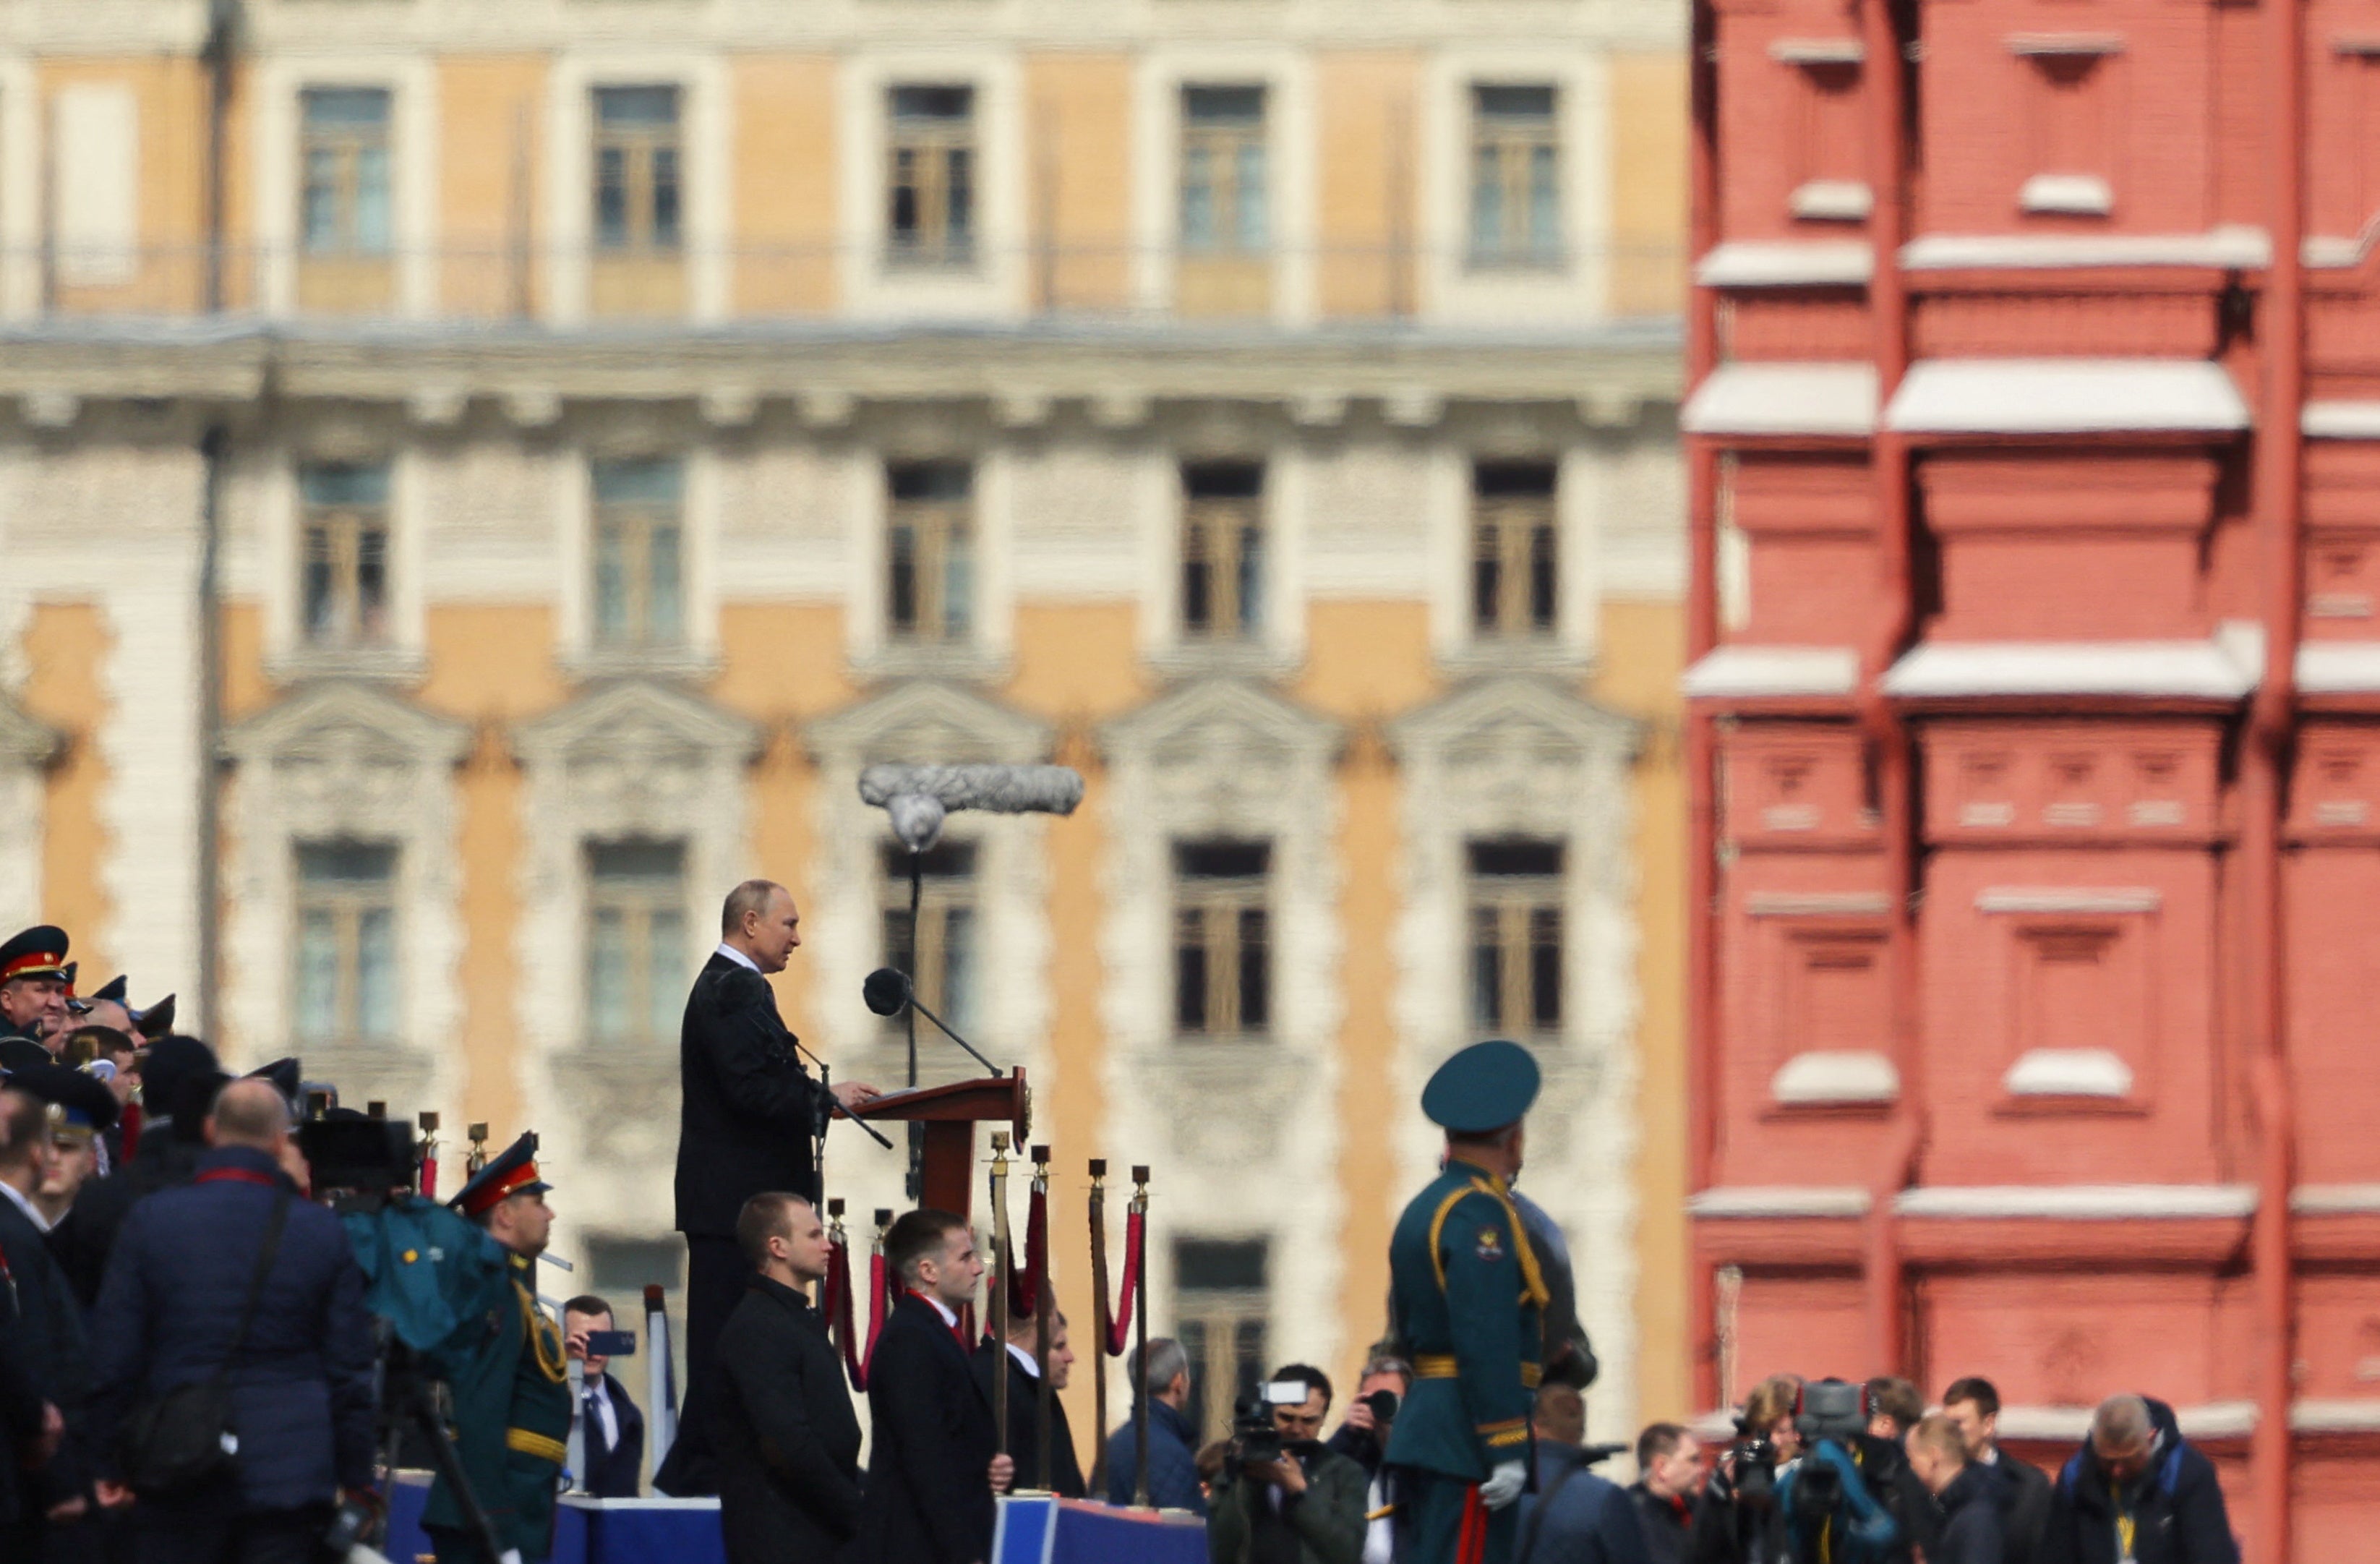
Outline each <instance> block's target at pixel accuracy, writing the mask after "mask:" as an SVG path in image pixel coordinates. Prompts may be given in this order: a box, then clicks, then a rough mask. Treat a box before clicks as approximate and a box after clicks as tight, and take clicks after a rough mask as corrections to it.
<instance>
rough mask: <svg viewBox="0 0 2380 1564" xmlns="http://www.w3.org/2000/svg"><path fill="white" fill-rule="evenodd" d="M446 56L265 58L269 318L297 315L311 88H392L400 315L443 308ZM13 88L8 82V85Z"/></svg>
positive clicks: (259, 226) (262, 140)
mask: <svg viewBox="0 0 2380 1564" xmlns="http://www.w3.org/2000/svg"><path fill="white" fill-rule="evenodd" d="M438 79H439V77H438V62H437V61H436V60H435V59H433V58H432V57H431V56H430V55H409V56H391V55H388V54H386V53H384V52H373V53H369V54H342V53H328V52H325V53H314V52H307V53H302V54H301V53H290V54H269V55H265V56H263V57H262V58H261V59H260V60H258V61H257V65H256V84H255V88H254V92H255V103H256V118H255V121H254V127H253V134H254V136H255V145H254V146H253V147H252V148H251V149H250V153H249V155H250V157H251V158H252V159H253V163H252V165H251V167H252V177H253V178H254V179H255V181H256V202H255V223H256V230H255V231H256V242H257V244H258V246H259V248H260V249H261V251H262V256H261V265H260V267H259V275H258V287H259V290H260V292H261V296H262V301H263V308H264V311H265V313H266V314H268V315H274V316H287V315H294V314H297V313H298V308H297V271H298V264H299V257H298V253H297V245H298V237H299V236H298V232H297V199H298V193H299V190H300V188H301V185H302V181H303V179H304V171H303V170H302V169H301V168H300V166H299V161H300V160H299V157H298V139H299V137H300V134H301V133H302V131H303V129H304V115H303V110H302V107H301V104H300V102H299V99H300V96H301V94H302V93H303V92H304V91H306V89H308V88H310V87H379V88H384V89H385V90H386V91H387V92H388V94H389V125H388V137H389V227H390V235H389V244H390V257H391V260H392V261H393V262H394V264H395V292H394V296H393V297H392V299H391V305H392V309H393V312H394V313H396V314H398V315H401V316H403V317H404V318H406V319H407V320H417V321H418V320H428V319H431V317H433V316H435V315H436V314H437V313H438V274H439V259H440V257H439V244H440V238H441V235H440V232H439V225H438V174H439V159H440V143H439V128H440V124H441V114H440V105H439V96H438ZM4 90H5V89H0V91H4Z"/></svg>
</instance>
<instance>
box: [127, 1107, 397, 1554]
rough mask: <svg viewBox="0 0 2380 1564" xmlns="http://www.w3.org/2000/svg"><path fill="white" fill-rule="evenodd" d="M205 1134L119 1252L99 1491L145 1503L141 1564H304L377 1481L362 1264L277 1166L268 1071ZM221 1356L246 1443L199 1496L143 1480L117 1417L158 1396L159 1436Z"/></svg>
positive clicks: (279, 1124) (280, 1133) (279, 1116)
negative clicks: (187, 1168)
mask: <svg viewBox="0 0 2380 1564" xmlns="http://www.w3.org/2000/svg"><path fill="white" fill-rule="evenodd" d="M205 1133H206V1141H207V1145H208V1146H209V1147H210V1149H209V1150H208V1152H207V1153H206V1155H205V1156H203V1157H201V1158H200V1159H199V1170H198V1176H197V1177H196V1178H195V1179H194V1180H193V1181H192V1182H190V1183H188V1184H187V1185H184V1186H182V1187H181V1188H178V1189H171V1190H164V1191H161V1192H160V1193H158V1194H155V1195H152V1196H151V1197H150V1198H149V1199H147V1200H144V1201H142V1202H141V1203H140V1206H138V1207H137V1208H136V1209H135V1210H134V1211H133V1212H132V1214H131V1216H130V1217H129V1218H127V1219H126V1221H125V1224H124V1229H123V1231H122V1234H121V1236H120V1237H119V1238H118V1240H117V1242H116V1245H115V1254H114V1255H112V1256H111V1258H110V1259H109V1262H108V1267H107V1281H106V1284H105V1286H104V1287H103V1289H102V1290H101V1292H100V1300H99V1311H98V1314H97V1315H96V1316H95V1318H94V1324H93V1329H92V1332H91V1334H92V1338H93V1340H95V1341H96V1343H97V1348H98V1351H97V1373H96V1375H95V1376H94V1381H95V1383H94V1388H93V1394H92V1402H93V1408H94V1412H95V1416H94V1418H93V1428H92V1433H93V1441H92V1443H93V1446H94V1448H95V1449H97V1450H98V1451H99V1452H100V1456H101V1461H102V1464H101V1469H100V1470H101V1477H102V1481H101V1483H100V1485H99V1497H100V1501H101V1502H102V1503H103V1504H105V1505H108V1506H111V1507H115V1506H121V1505H123V1504H125V1503H127V1502H128V1501H130V1500H133V1499H136V1498H137V1499H138V1501H139V1508H138V1509H135V1510H134V1512H133V1524H134V1529H135V1531H136V1533H137V1534H139V1542H140V1558H142V1560H143V1561H144V1564H152V1561H154V1564H164V1561H166V1560H189V1561H191V1564H232V1561H237V1564H281V1561H284V1560H285V1561H288V1564H305V1561H307V1560H310V1559H311V1558H313V1557H314V1555H315V1553H316V1551H317V1550H318V1549H319V1548H320V1547H321V1546H322V1539H323V1536H324V1533H325V1531H326V1530H327V1528H328V1527H329V1525H330V1522H331V1519H332V1507H333V1504H334V1500H336V1499H337V1498H338V1497H340V1495H341V1494H342V1492H344V1493H345V1495H346V1497H347V1498H348V1499H349V1500H351V1501H364V1502H370V1501H369V1500H367V1499H366V1497H365V1496H367V1495H370V1494H371V1493H372V1491H373V1490H372V1460H373V1451H372V1437H373V1430H372V1412H373V1392H372V1340H371V1325H370V1319H369V1317H368V1316H367V1315H366V1314H365V1311H364V1303H363V1295H364V1278H363V1272H362V1269H361V1268H360V1267H358V1265H357V1263H356V1256H355V1252H354V1250H353V1249H352V1247H351V1246H350V1245H349V1243H348V1242H347V1236H346V1231H345V1230H344V1229H343V1228H342V1227H341V1226H340V1222H339V1218H337V1217H335V1216H334V1215H332V1214H331V1212H330V1211H329V1210H327V1209H326V1208H324V1207H322V1206H316V1205H313V1204H310V1202H308V1201H306V1200H303V1199H301V1198H299V1197H298V1194H297V1190H296V1189H295V1188H294V1187H293V1186H292V1183H291V1181H290V1179H289V1177H288V1175H287V1174H286V1173H285V1172H284V1171H283V1170H282V1160H283V1149H284V1146H285V1143H286V1142H287V1141H288V1138H289V1109H288V1104H287V1103H286V1102H285V1101H284V1100H283V1098H282V1097H281V1094H280V1093H279V1092H278V1091H276V1090H274V1089H273V1085H271V1084H270V1083H269V1082H264V1081H236V1082H234V1083H232V1084H231V1085H227V1086H225V1088H224V1089H223V1091H222V1093H221V1095H220V1096H219V1097H217V1098H216V1100H215V1104H214V1107H213V1109H212V1111H211V1112H210V1113H209V1114H208V1115H207V1118H206V1131H205ZM225 1367H228V1369H229V1375H230V1385H229V1390H230V1408H229V1410H230V1415H231V1425H232V1426H233V1427H236V1428H237V1431H238V1442H237V1449H234V1450H232V1451H230V1452H227V1455H226V1458H225V1462H224V1469H223V1470H222V1471H220V1472H218V1473H213V1474H212V1475H210V1476H206V1477H203V1478H198V1477H192V1478H190V1479H189V1480H188V1482H187V1489H188V1491H175V1492H161V1491H158V1490H157V1489H155V1488H152V1487H150V1486H147V1485H145V1484H146V1483H147V1482H148V1480H149V1476H150V1473H148V1472H146V1471H144V1470H143V1466H144V1461H143V1455H142V1452H140V1451H119V1450H118V1449H117V1442H116V1439H115V1433H116V1430H117V1429H118V1428H119V1427H122V1426H124V1425H127V1423H128V1420H129V1419H130V1418H131V1415H132V1413H133V1411H134V1408H135V1406H136V1404H145V1407H146V1408H148V1409H152V1410H153V1412H154V1418H153V1425H154V1427H155V1428H156V1430H157V1432H158V1434H159V1436H160V1438H159V1439H154V1440H152V1441H151V1443H152V1445H157V1444H160V1443H161V1442H163V1437H164V1435H165V1434H166V1433H167V1431H168V1429H169V1427H170V1426H171V1425H173V1424H174V1422H175V1418H174V1417H173V1415H172V1413H173V1411H174V1409H175V1408H176V1406H177V1405H181V1406H183V1407H185V1408H187V1407H188V1403H187V1402H183V1403H177V1402H176V1401H174V1400H167V1399H165V1398H167V1397H168V1396H169V1395H170V1393H171V1392H174V1391H176V1390H177V1389H181V1388H187V1387H190V1386H194V1385H200V1384H203V1383H205V1382H207V1381H208V1380H209V1379H210V1378H211V1377H212V1376H214V1375H215V1374H216V1373H217V1372H218V1371H219V1370H220V1369H223V1368H225ZM141 1421H144V1422H145V1421H149V1420H147V1419H144V1420H141ZM184 1421H185V1422H187V1421H188V1420H187V1419H185V1420H184ZM135 1426H138V1424H137V1423H136V1424H135Z"/></svg>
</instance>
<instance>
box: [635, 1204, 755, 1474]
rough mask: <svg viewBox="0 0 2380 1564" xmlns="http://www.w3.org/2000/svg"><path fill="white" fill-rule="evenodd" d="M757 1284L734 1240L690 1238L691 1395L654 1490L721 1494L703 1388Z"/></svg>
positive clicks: (680, 1402)
mask: <svg viewBox="0 0 2380 1564" xmlns="http://www.w3.org/2000/svg"><path fill="white" fill-rule="evenodd" d="M751 1280H752V1266H751V1262H749V1261H747V1259H745V1258H744V1250H743V1248H742V1246H741V1245H739V1244H738V1243H736V1242H735V1240H734V1239H732V1238H718V1237H714V1236H712V1235H710V1234H709V1233H699V1232H690V1233H687V1234H686V1393H685V1394H684V1395H682V1396H681V1397H679V1399H678V1406H679V1416H678V1425H677V1443H676V1444H674V1445H673V1446H671V1447H670V1453H669V1456H668V1458H667V1459H666V1460H665V1461H662V1468H661V1470H660V1471H659V1472H657V1473H654V1474H653V1485H654V1486H655V1487H657V1488H659V1489H660V1490H661V1491H662V1492H663V1493H665V1494H674V1495H676V1496H678V1497H682V1498H686V1497H695V1496H697V1495H702V1494H715V1493H717V1492H718V1491H719V1462H718V1460H717V1458H716V1457H714V1456H713V1455H712V1454H711V1451H710V1437H709V1436H708V1435H707V1434H706V1433H705V1432H704V1430H703V1426H702V1395H703V1387H704V1386H705V1385H706V1384H707V1383H708V1382H709V1381H710V1364H711V1360H712V1358H713V1357H715V1356H716V1355H717V1351H718V1347H719V1333H720V1332H721V1331H722V1330H724V1329H726V1328H727V1316H728V1315H732V1314H734V1313H735V1305H736V1304H737V1303H739V1302H741V1301H742V1299H743V1297H744V1291H745V1289H746V1288H747V1287H748V1286H749V1285H750V1284H751Z"/></svg>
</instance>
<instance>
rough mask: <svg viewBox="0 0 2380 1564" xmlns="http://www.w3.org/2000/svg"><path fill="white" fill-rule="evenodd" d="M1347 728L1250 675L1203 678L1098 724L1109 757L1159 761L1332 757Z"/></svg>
mask: <svg viewBox="0 0 2380 1564" xmlns="http://www.w3.org/2000/svg"><path fill="white" fill-rule="evenodd" d="M1345 736H1346V730H1345V729H1344V728H1343V727H1342V726H1341V725H1340V724H1339V723H1337V722H1335V721H1331V720H1330V718H1328V717H1324V716H1321V715H1319V714H1318V713H1316V712H1313V711H1309V710H1307V709H1305V708H1304V707H1302V706H1298V705H1296V704H1294V703H1293V702H1291V701H1288V700H1284V699H1282V698H1281V697H1280V696H1278V695H1276V694H1274V693H1273V692H1272V691H1271V690H1269V689H1268V688H1266V687H1265V686H1264V685H1257V684H1253V683H1251V682H1249V681H1247V680H1245V679H1231V678H1213V679H1201V680H1199V681H1197V682H1196V683H1195V684H1189V685H1183V686H1181V687H1180V688H1178V689H1175V690H1172V691H1171V692H1169V693H1167V694H1166V695H1163V696H1160V697H1158V698H1157V699H1156V700H1153V701H1151V702H1149V703H1148V704H1147V706H1144V707H1142V708H1141V709H1139V710H1137V711H1135V712H1133V713H1131V714H1130V715H1128V716H1123V717H1119V718H1117V719H1116V720H1115V721H1112V722H1110V723H1108V724H1107V725H1106V726H1105V727H1103V728H1101V729H1100V730H1099V747H1100V749H1101V750H1102V751H1103V752H1105V753H1106V754H1107V755H1108V756H1109V757H1111V758H1120V757H1125V756H1131V757H1135V758H1137V757H1147V758H1153V759H1155V760H1157V761H1159V762H1160V763H1168V762H1178V761H1195V760H1200V759H1206V758H1213V757H1218V756H1225V757H1238V758H1246V759H1256V758H1264V759H1269V760H1274V761H1286V760H1293V759H1298V760H1329V759H1330V758H1333V757H1335V756H1336V754H1337V752H1338V749H1339V746H1340V745H1341V744H1342V742H1343V741H1344V738H1345Z"/></svg>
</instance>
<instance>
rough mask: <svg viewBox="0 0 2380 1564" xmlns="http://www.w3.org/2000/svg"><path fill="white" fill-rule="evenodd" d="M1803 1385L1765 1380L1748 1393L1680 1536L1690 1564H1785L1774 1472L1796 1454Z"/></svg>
mask: <svg viewBox="0 0 2380 1564" xmlns="http://www.w3.org/2000/svg"><path fill="white" fill-rule="evenodd" d="M1801 1394H1802V1382H1801V1380H1799V1379H1797V1378H1795V1377H1794V1376H1792V1375H1790V1374H1779V1375H1774V1376H1770V1377H1769V1378H1767V1379H1764V1380H1762V1381H1761V1382H1760V1383H1759V1384H1757V1385H1755V1386H1754V1387H1753V1388H1752V1394H1751V1395H1749V1396H1746V1397H1745V1398H1744V1400H1743V1413H1742V1415H1740V1416H1738V1417H1737V1418H1736V1420H1735V1437H1734V1438H1733V1439H1731V1440H1730V1441H1729V1442H1728V1443H1727V1444H1724V1445H1722V1446H1720V1447H1719V1449H1718V1461H1716V1463H1715V1464H1714V1465H1713V1467H1712V1469H1711V1474H1710V1481H1709V1483H1708V1484H1706V1485H1705V1486H1704V1488H1703V1493H1702V1497H1701V1498H1700V1499H1698V1500H1697V1501H1696V1502H1695V1506H1694V1523H1693V1524H1692V1525H1691V1526H1690V1527H1688V1529H1687V1534H1686V1539H1687V1540H1686V1558H1687V1560H1688V1564H1784V1561H1785V1559H1786V1558H1787V1553H1786V1547H1785V1524H1784V1517H1783V1516H1782V1515H1780V1514H1779V1511H1778V1509H1777V1479H1778V1474H1779V1473H1780V1472H1782V1471H1783V1470H1784V1469H1785V1468H1786V1467H1787V1466H1789V1465H1791V1463H1792V1461H1794V1460H1795V1458H1796V1457H1798V1456H1799V1455H1800V1454H1801V1452H1802V1438H1801V1435H1800V1434H1799V1433H1797V1432H1796V1431H1795V1429H1794V1427H1793V1405H1794V1402H1795V1401H1796V1400H1798V1399H1799V1398H1800V1396H1801Z"/></svg>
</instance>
